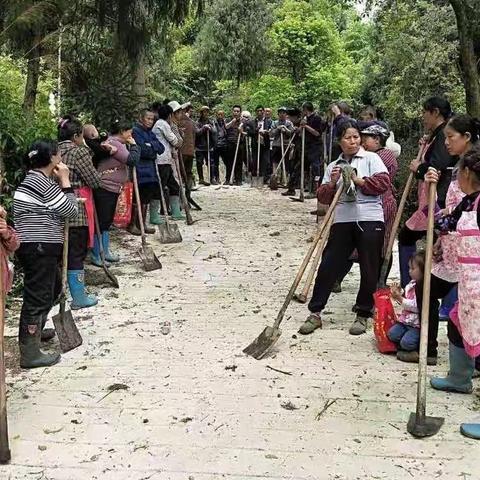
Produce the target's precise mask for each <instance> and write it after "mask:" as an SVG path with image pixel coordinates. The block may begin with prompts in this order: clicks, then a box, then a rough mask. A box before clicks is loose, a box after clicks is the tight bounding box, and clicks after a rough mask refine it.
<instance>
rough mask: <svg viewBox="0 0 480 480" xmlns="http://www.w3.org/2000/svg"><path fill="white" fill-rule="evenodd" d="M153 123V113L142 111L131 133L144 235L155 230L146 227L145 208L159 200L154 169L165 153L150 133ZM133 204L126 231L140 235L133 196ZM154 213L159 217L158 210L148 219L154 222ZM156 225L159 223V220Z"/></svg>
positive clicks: (158, 189)
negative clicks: (135, 148)
mask: <svg viewBox="0 0 480 480" xmlns="http://www.w3.org/2000/svg"><path fill="white" fill-rule="evenodd" d="M154 121H155V116H154V113H153V112H151V111H149V110H144V111H143V112H141V114H140V118H139V121H138V122H137V123H136V124H135V126H134V127H133V132H132V136H133V138H134V139H135V142H136V143H137V145H138V146H139V147H140V160H139V162H138V163H137V166H136V169H137V180H138V189H139V191H140V201H141V203H142V206H141V208H142V216H143V221H144V224H145V232H146V233H155V229H154V228H150V227H148V225H147V222H146V216H147V207H148V204H149V203H150V202H151V201H152V200H157V201H158V200H160V187H159V183H158V176H157V170H156V168H155V161H156V159H157V155H161V154H162V153H163V152H164V151H165V148H164V146H163V145H162V144H161V143H160V142H159V141H158V139H157V137H156V135H155V134H154V133H153V132H152V127H153V124H154ZM133 203H134V206H133V213H132V220H131V222H130V225H129V226H128V231H129V232H130V233H131V234H132V235H140V234H141V232H140V223H139V218H138V210H137V208H136V199H135V196H134V198H133ZM155 213H156V215H157V216H158V217H159V212H158V209H157V210H156V212H153V211H152V212H150V218H151V220H153V221H155V220H156V218H155ZM152 214H153V215H152ZM152 223H153V222H152ZM156 223H157V224H158V223H160V218H159V219H158V221H157V222H156Z"/></svg>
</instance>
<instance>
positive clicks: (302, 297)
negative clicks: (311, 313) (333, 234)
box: [294, 215, 333, 303]
mask: <svg viewBox="0 0 480 480" xmlns="http://www.w3.org/2000/svg"><path fill="white" fill-rule="evenodd" d="M332 223H333V215H332V217H330V221H329V223H328V225H327V230H326V235H324V236H323V238H322V240H321V242H320V245H319V246H318V250H317V253H316V254H315V256H314V257H313V262H312V265H311V266H310V270H309V272H308V276H307V280H306V281H305V286H304V287H303V290H302V292H301V293H296V294H295V297H294V298H295V300H297V302H299V303H307V298H308V292H310V287H311V286H312V282H313V278H314V277H315V273H316V272H317V269H318V265H319V264H320V260H321V259H322V254H323V250H324V249H325V245H326V244H327V240H328V236H329V235H330V228H331V227H332Z"/></svg>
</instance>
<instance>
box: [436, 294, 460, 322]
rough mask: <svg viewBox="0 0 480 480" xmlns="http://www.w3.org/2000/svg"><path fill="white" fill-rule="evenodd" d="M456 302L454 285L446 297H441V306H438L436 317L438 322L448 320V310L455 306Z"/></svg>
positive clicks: (456, 296)
mask: <svg viewBox="0 0 480 480" xmlns="http://www.w3.org/2000/svg"><path fill="white" fill-rule="evenodd" d="M457 301H458V287H457V285H455V286H454V287H453V288H452V289H451V290H450V291H449V292H448V295H447V296H446V297H443V300H442V304H441V305H440V310H439V311H438V316H439V317H440V320H443V321H447V320H448V319H449V318H450V310H451V309H452V308H453V306H454V305H455V302H457Z"/></svg>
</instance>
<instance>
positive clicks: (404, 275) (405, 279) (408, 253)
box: [398, 245, 417, 288]
mask: <svg viewBox="0 0 480 480" xmlns="http://www.w3.org/2000/svg"><path fill="white" fill-rule="evenodd" d="M416 251H417V249H416V247H415V245H399V246H398V260H399V263H400V284H401V286H402V288H405V287H406V286H407V285H408V283H409V282H410V280H411V278H410V274H409V273H408V262H409V261H410V259H411V258H412V255H413V254H414V253H415V252H416Z"/></svg>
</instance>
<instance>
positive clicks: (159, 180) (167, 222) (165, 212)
mask: <svg viewBox="0 0 480 480" xmlns="http://www.w3.org/2000/svg"><path fill="white" fill-rule="evenodd" d="M155 169H156V170H157V178H158V186H159V188H160V200H161V202H162V208H163V216H164V217H165V223H166V224H167V227H168V224H169V223H170V221H169V220H168V211H167V202H166V200H165V194H164V192H163V186H162V177H160V170H159V168H158V164H157V163H156V162H155Z"/></svg>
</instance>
